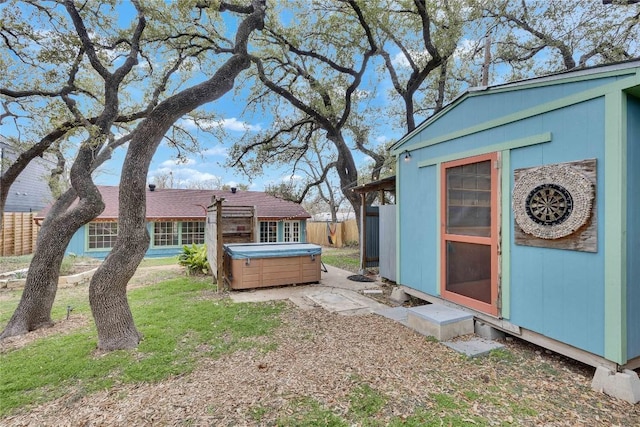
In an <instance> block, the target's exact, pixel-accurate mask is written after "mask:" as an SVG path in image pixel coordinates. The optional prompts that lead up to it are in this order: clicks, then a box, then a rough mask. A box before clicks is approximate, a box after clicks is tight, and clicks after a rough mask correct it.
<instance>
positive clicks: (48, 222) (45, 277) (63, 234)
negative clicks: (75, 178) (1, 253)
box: [0, 190, 104, 339]
mask: <svg viewBox="0 0 640 427" xmlns="http://www.w3.org/2000/svg"><path fill="white" fill-rule="evenodd" d="M96 191H97V190H96ZM96 195H97V197H98V199H96V198H95V197H96ZM75 197H76V193H75V191H68V192H67V193H65V195H63V196H62V197H60V198H59V199H58V200H57V201H56V203H55V204H54V206H53V207H52V208H51V210H50V212H51V213H55V212H58V211H61V210H65V209H66V208H68V206H69V205H70V204H71V201H73V200H74V199H75ZM89 199H90V200H88V199H84V200H82V201H81V202H80V203H78V205H77V206H76V207H74V208H73V209H72V211H70V212H67V213H65V214H63V215H49V216H48V217H47V219H45V221H44V222H43V224H42V227H41V229H40V232H39V233H38V240H37V243H36V250H35V252H34V254H33V258H32V260H31V264H30V265H29V272H28V273H27V280H26V283H25V286H24V290H23V292H22V297H21V299H20V303H19V304H18V307H17V308H16V310H15V311H14V313H13V316H11V319H10V320H9V323H7V326H6V327H5V329H4V331H2V334H0V339H4V338H8V337H12V336H16V335H22V334H26V333H27V332H31V331H34V330H36V329H39V328H42V327H46V326H51V325H53V322H52V320H51V307H52V306H53V302H54V300H55V297H56V292H57V290H58V277H59V275H60V265H61V264H62V259H63V258H64V252H65V250H66V249H67V246H68V245H69V242H70V241H71V238H72V237H73V235H74V234H75V232H76V231H77V230H78V229H79V228H80V227H81V226H83V225H84V224H86V223H88V222H89V221H91V220H92V219H93V218H95V217H96V216H98V215H99V214H100V212H102V211H103V210H104V203H102V198H101V197H100V194H99V193H97V194H95V193H93V194H90V195H89ZM49 217H51V219H49Z"/></svg>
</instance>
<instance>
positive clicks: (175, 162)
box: [160, 158, 196, 168]
mask: <svg viewBox="0 0 640 427" xmlns="http://www.w3.org/2000/svg"><path fill="white" fill-rule="evenodd" d="M195 164H196V161H195V160H194V159H189V158H186V159H169V160H165V161H164V162H162V163H160V167H161V168H171V167H173V166H188V165H195Z"/></svg>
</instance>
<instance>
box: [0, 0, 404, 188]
mask: <svg viewBox="0 0 640 427" xmlns="http://www.w3.org/2000/svg"><path fill="white" fill-rule="evenodd" d="M127 5H128V6H127ZM0 7H1V6H0ZM122 7H123V9H121V12H122V14H121V21H122V22H123V23H125V22H129V20H130V19H131V17H132V13H133V8H132V7H131V5H130V3H129V4H128V3H127V2H124V6H122ZM127 7H128V8H129V10H128V11H127ZM225 16H226V15H225ZM227 24H228V27H229V28H230V29H231V30H235V25H233V23H227ZM43 31H44V30H43ZM95 31H96V32H98V30H95ZM396 60H397V58H396ZM396 63H397V64H398V65H402V63H401V61H400V62H396ZM407 65H408V64H407ZM371 70H373V67H371ZM371 72H374V71H371ZM377 72H380V71H379V70H378V71H377ZM203 77H204V76H201V77H200V78H201V79H202V78H203ZM365 81H366V79H365ZM238 82H245V80H243V79H238ZM390 87H391V83H390V82H389V81H383V82H382V83H381V84H380V85H378V86H377V87H376V88H375V90H374V88H371V87H367V86H366V84H365V85H364V87H362V88H361V89H362V90H363V91H369V92H371V93H375V98H374V99H373V100H372V104H374V105H386V104H388V103H389V99H388V96H389V95H388V93H387V89H389V88H390ZM246 96H247V90H239V91H236V90H232V91H230V92H229V93H227V94H225V95H224V96H223V97H221V98H220V99H218V100H217V101H215V102H213V103H210V104H208V105H207V106H206V107H205V108H206V109H208V110H210V111H214V112H215V115H216V117H217V122H216V123H215V124H216V125H218V126H220V127H221V128H223V129H224V130H225V131H226V132H227V133H228V135H229V138H224V139H217V138H215V137H214V136H213V135H211V134H208V133H199V134H198V139H199V142H200V145H201V147H202V149H201V151H200V152H199V153H197V154H192V153H188V154H187V155H186V156H184V157H182V158H181V159H180V160H179V161H178V160H177V159H176V157H177V154H178V152H177V151H176V150H175V149H174V148H171V147H169V146H168V145H167V143H166V142H163V143H162V144H161V145H160V147H159V148H158V150H157V152H156V154H155V155H154V157H153V160H152V162H151V165H150V170H149V174H148V181H149V183H156V177H158V176H163V175H164V176H169V177H171V180H172V186H173V187H174V188H186V187H192V186H194V183H196V182H209V183H211V182H215V183H217V184H220V185H228V186H238V185H240V184H245V185H248V186H249V188H250V189H251V190H256V191H262V190H264V189H265V186H268V185H272V184H277V183H279V182H281V181H289V180H290V179H292V178H294V179H298V178H299V177H298V176H293V177H292V171H291V169H290V168H287V167H280V168H275V167H273V166H272V165H264V173H263V174H262V175H260V176H251V177H248V176H245V175H243V174H242V173H241V172H240V171H238V170H235V169H231V168H228V167H226V166H225V162H226V161H227V160H228V150H229V148H230V147H231V145H232V140H233V139H235V138H239V137H241V136H243V135H246V134H247V133H248V134H253V133H256V132H259V131H263V130H267V129H269V127H270V126H271V125H272V117H270V116H269V115H268V113H264V114H261V113H257V114H256V113H254V114H253V115H251V116H244V115H243V114H242V113H243V111H244V110H245V106H246ZM247 117H248V118H247ZM370 120H375V118H371V119H370ZM179 124H180V125H181V126H183V127H185V128H191V129H194V131H195V126H194V124H193V122H190V121H189V119H187V118H183V119H182V120H181V121H180V123H179ZM3 132H4V129H3ZM403 133H404V132H403V128H402V126H398V127H396V128H390V127H388V126H387V127H385V126H380V127H378V128H376V129H374V131H373V132H372V134H370V135H369V139H370V141H371V142H372V143H373V144H374V145H375V144H384V143H387V142H391V141H395V140H397V139H398V138H400V137H401V136H402V134H403ZM125 154H126V146H124V147H121V148H119V149H117V150H116V151H115V152H114V153H113V154H112V158H111V160H109V161H108V162H107V163H105V164H104V165H103V166H102V167H100V169H99V170H98V171H97V172H96V174H95V177H94V180H95V182H96V184H99V185H118V184H119V176H120V169H121V165H122V162H123V159H124V156H125ZM354 158H355V161H356V164H357V166H358V167H359V168H360V167H363V166H365V165H366V163H367V162H369V161H370V160H371V159H369V158H368V157H367V156H365V155H363V154H361V153H359V152H357V151H355V150H354Z"/></svg>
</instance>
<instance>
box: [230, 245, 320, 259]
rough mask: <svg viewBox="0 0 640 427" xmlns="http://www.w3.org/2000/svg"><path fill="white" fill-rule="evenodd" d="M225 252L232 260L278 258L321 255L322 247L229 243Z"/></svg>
mask: <svg viewBox="0 0 640 427" xmlns="http://www.w3.org/2000/svg"><path fill="white" fill-rule="evenodd" d="M224 252H225V253H226V254H228V255H229V256H230V257H231V258H232V259H246V258H276V257H295V256H304V255H320V254H321V253H322V247H321V246H318V245H314V244H312V243H229V244H226V245H224Z"/></svg>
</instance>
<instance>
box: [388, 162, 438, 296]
mask: <svg viewBox="0 0 640 427" xmlns="http://www.w3.org/2000/svg"><path fill="white" fill-rule="evenodd" d="M419 160H423V159H422V158H421V153H416V155H414V156H413V158H412V159H411V162H410V163H402V162H401V163H402V164H401V167H400V168H399V169H400V170H399V173H400V176H399V182H400V183H401V186H400V187H399V188H398V190H397V191H398V192H399V199H400V201H401V202H400V203H401V204H400V208H399V211H398V215H399V216H398V225H399V236H400V247H399V251H400V257H399V270H401V271H402V275H401V277H400V280H401V283H402V284H403V285H406V286H409V287H411V288H414V289H418V290H420V291H422V292H426V293H428V294H432V295H438V294H439V290H438V289H439V288H438V283H437V272H438V264H437V253H438V252H437V250H438V239H437V236H438V233H439V230H438V223H437V209H438V206H439V203H438V198H437V194H438V193H437V187H436V183H437V168H436V167H427V168H420V169H419V168H418V167H417V163H418V161H419Z"/></svg>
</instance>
